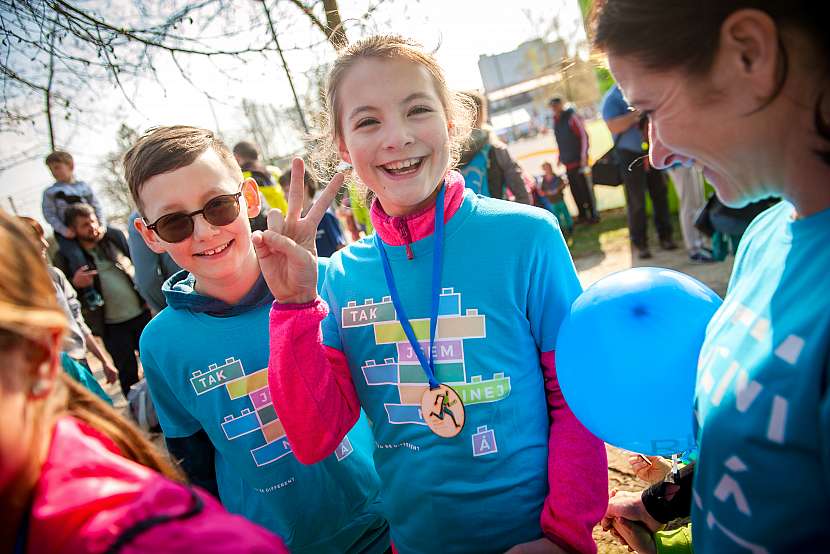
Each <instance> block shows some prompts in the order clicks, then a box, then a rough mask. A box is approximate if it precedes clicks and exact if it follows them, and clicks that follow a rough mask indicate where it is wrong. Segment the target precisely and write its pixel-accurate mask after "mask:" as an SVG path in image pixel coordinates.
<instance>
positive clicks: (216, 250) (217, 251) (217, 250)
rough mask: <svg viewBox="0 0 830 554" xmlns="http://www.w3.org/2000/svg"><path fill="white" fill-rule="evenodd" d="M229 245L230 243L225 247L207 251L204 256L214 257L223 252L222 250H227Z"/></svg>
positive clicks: (203, 253)
mask: <svg viewBox="0 0 830 554" xmlns="http://www.w3.org/2000/svg"><path fill="white" fill-rule="evenodd" d="M229 244H230V243H228V244H224V245H222V246H220V247H219V248H214V249H213V250H205V251H204V252H202V256H213V255H214V254H217V253H219V252H221V251H222V250H224V249H225V248H227V247H228V245H229Z"/></svg>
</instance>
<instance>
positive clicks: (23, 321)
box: [0, 210, 183, 480]
mask: <svg viewBox="0 0 830 554" xmlns="http://www.w3.org/2000/svg"><path fill="white" fill-rule="evenodd" d="M15 219H16V218H14V217H12V216H10V215H8V214H6V213H5V212H4V211H2V210H0V351H8V350H11V349H14V348H25V349H26V351H27V353H28V354H29V355H30V357H31V358H32V359H37V355H38V354H40V355H41V356H40V358H41V359H43V358H45V357H46V353H45V352H44V349H45V348H46V347H45V346H43V343H42V341H40V340H38V339H39V338H40V337H42V336H43V335H44V334H45V333H49V332H55V331H58V332H63V331H64V330H65V329H66V326H67V321H66V316H65V315H64V313H63V311H62V310H61V308H60V307H59V306H58V301H57V296H56V294H55V288H54V285H53V284H52V280H51V279H50V277H49V274H48V272H47V269H46V263H45V261H44V260H43V258H41V256H40V248H39V247H38V246H37V244H36V243H35V241H34V240H33V237H32V230H31V229H30V228H27V227H25V226H24V225H23V224H22V223H20V222H18V221H15ZM4 369H6V368H2V367H0V379H4V378H7V377H8V376H7V375H4ZM34 409H36V410H38V412H37V415H36V417H37V421H38V422H40V424H41V426H42V428H41V429H40V433H48V432H50V431H49V429H47V428H45V427H47V426H48V427H51V425H52V424H53V422H54V420H55V419H56V418H58V417H61V416H64V415H69V416H72V417H75V418H77V419H79V420H81V421H84V422H85V423H87V424H88V425H89V426H90V427H92V428H94V429H96V430H97V431H99V432H101V433H103V434H104V435H106V436H107V437H108V438H109V439H111V440H112V441H113V442H114V443H115V444H116V446H118V448H119V450H120V451H121V454H122V455H123V456H124V457H125V458H127V459H130V460H132V461H134V462H137V463H139V464H142V465H144V466H147V467H149V468H150V469H154V470H156V471H158V472H159V473H161V474H163V475H165V476H166V477H168V478H171V479H176V480H183V477H182V474H181V472H180V471H179V470H178V468H176V466H174V465H173V464H172V463H171V462H170V460H168V459H167V458H166V457H165V456H162V455H161V454H160V453H159V452H158V451H157V450H156V449H155V447H154V446H153V445H152V444H151V443H150V442H149V441H148V440H147V439H146V438H145V437H144V436H143V435H142V434H141V431H139V430H138V429H137V428H136V427H135V426H133V425H132V424H130V423H129V422H127V421H126V420H125V419H124V418H123V417H121V416H120V415H119V414H118V413H117V412H116V411H115V410H114V409H113V408H112V407H110V406H108V405H107V404H106V403H104V401H103V400H101V399H100V398H98V397H96V396H95V395H94V394H92V393H91V392H89V391H88V390H87V389H86V388H84V387H83V386H81V385H80V384H79V383H77V382H75V381H74V380H72V378H71V377H69V376H68V375H67V374H66V373H65V372H63V371H62V370H61V373H60V376H59V378H58V379H57V380H56V381H55V386H54V388H53V390H52V391H51V393H50V394H49V396H48V397H47V398H46V399H45V400H44V401H43V402H42V403H40V404H39V405H37V406H35V407H34Z"/></svg>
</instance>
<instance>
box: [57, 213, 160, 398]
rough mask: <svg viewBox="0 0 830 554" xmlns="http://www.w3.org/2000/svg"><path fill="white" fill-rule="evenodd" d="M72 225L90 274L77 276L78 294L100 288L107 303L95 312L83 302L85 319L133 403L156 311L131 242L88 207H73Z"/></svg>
mask: <svg viewBox="0 0 830 554" xmlns="http://www.w3.org/2000/svg"><path fill="white" fill-rule="evenodd" d="M66 221H67V224H68V227H69V228H70V229H72V232H73V233H74V234H75V236H76V237H77V241H78V243H79V244H80V245H81V248H82V254H83V256H84V258H85V260H86V264H85V265H86V266H87V267H88V268H90V269H89V270H88V271H86V272H85V273H84V274H83V275H78V274H76V275H75V277H74V278H73V279H72V284H73V285H74V286H75V288H76V289H82V288H84V287H94V288H95V290H96V291H98V293H99V294H100V295H101V298H102V299H103V306H102V309H96V310H92V309H91V306H89V305H88V304H86V303H84V298H83V297H82V298H81V302H82V304H83V305H84V308H85V309H86V311H85V312H84V319H85V320H86V322H87V323H88V324H89V326H90V328H91V329H92V331H93V333H94V334H96V335H98V336H99V337H101V338H102V339H103V340H104V346H106V348H107V351H108V352H109V353H110V355H111V356H112V360H113V362H114V363H115V367H116V368H117V369H118V381H119V383H120V385H121V392H122V393H123V394H124V398H127V395H128V393H129V391H130V387H131V386H132V385H133V384H135V383H137V382H138V358H137V357H136V351H137V350H138V341H139V337H140V336H141V332H142V331H143V330H144V326H145V325H147V322H148V321H150V311H149V310H148V309H147V305H146V304H145V302H144V299H143V298H142V297H141V295H140V294H139V293H138V290H136V286H135V281H134V280H133V278H134V275H135V270H134V267H133V264H132V260H131V259H130V249H129V246H128V245H127V237H126V236H124V232H123V231H120V230H118V229H113V228H111V227H110V228H108V229H104V228H103V227H102V226H101V225H100V224H99V223H98V218H97V216H96V215H95V211H94V210H93V209H92V206H89V205H88V204H73V205H72V206H69V207H68V208H67V209H66ZM67 264H68V262H67V260H66V259H65V258H62V257H60V256H58V257H57V258H56V264H55V265H57V266H58V267H60V268H63V267H66V265H67Z"/></svg>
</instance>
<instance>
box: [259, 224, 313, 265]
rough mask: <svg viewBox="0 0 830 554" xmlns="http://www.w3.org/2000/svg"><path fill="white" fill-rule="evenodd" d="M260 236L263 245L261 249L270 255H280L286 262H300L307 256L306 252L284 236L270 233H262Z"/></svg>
mask: <svg viewBox="0 0 830 554" xmlns="http://www.w3.org/2000/svg"><path fill="white" fill-rule="evenodd" d="M261 236H262V245H263V246H262V248H264V249H266V250H268V251H269V252H270V253H272V254H274V253H279V254H282V255H283V256H285V257H286V259H287V260H291V261H301V260H302V259H303V258H304V257H305V256H307V255H308V250H306V249H305V248H303V247H302V246H300V245H298V244H297V243H296V242H294V241H293V240H292V239H290V238H288V237H286V236H285V235H281V234H279V233H274V232H272V231H263V232H262V235H261ZM262 248H261V249H262ZM261 249H260V250H261Z"/></svg>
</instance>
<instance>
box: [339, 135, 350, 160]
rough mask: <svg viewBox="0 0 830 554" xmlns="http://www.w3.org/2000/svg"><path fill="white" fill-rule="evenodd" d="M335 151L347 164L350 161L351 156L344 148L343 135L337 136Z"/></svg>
mask: <svg viewBox="0 0 830 554" xmlns="http://www.w3.org/2000/svg"><path fill="white" fill-rule="evenodd" d="M337 152H338V153H339V154H340V159H342V160H343V161H344V162H346V163H347V164H350V163H352V157H351V156H350V155H349V151H348V150H347V149H346V141H344V140H343V137H337Z"/></svg>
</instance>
